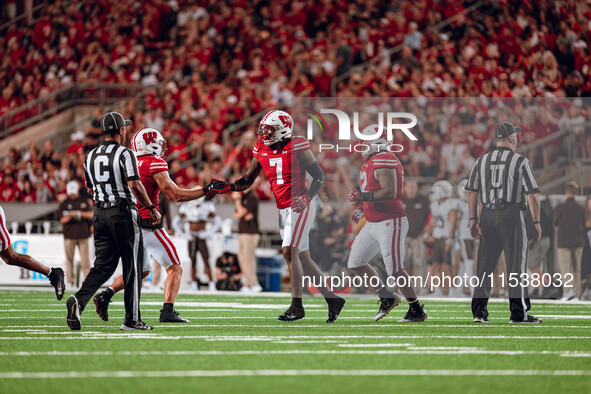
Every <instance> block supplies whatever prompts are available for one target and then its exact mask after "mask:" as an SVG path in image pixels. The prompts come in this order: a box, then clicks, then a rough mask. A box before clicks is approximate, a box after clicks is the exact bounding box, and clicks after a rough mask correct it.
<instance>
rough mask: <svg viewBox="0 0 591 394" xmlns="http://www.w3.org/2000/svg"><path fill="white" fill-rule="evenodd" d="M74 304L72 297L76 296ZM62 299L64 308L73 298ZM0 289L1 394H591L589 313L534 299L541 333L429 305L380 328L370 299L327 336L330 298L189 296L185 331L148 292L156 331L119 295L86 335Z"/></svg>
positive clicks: (24, 295)
mask: <svg viewBox="0 0 591 394" xmlns="http://www.w3.org/2000/svg"><path fill="white" fill-rule="evenodd" d="M67 295H68V294H67ZM67 295H66V297H67ZM66 297H64V299H63V300H62V301H60V302H58V301H56V299H55V297H54V295H53V294H52V293H50V292H49V291H19V290H10V289H9V290H0V392H2V393H17V392H18V393H20V392H27V393H35V392H40V393H47V392H52V393H58V392H84V393H102V394H104V393H109V392H121V393H144V392H169V393H172V392H181V391H183V392H197V391H199V392H214V391H215V392H238V393H243V392H246V393H249V392H252V393H260V392H294V393H302V392H304V393H312V392H323V393H327V392H361V391H363V392H366V391H371V392H375V391H388V392H403V391H407V392H438V393H443V392H455V393H459V392H478V393H484V392H505V391H511V392H520V393H522V392H561V391H563V390H568V391H569V392H572V393H583V392H591V308H590V307H591V304H590V303H576V304H575V303H557V302H552V301H546V302H542V301H535V300H534V308H533V310H532V313H533V314H534V315H536V316H540V317H542V318H543V319H544V322H543V324H541V325H513V324H509V323H508V316H509V312H508V304H507V302H506V301H492V302H491V304H490V314H491V322H490V324H481V325H475V324H474V323H472V322H471V313H470V305H469V300H468V299H466V300H461V301H449V300H430V299H426V300H423V302H424V304H425V308H426V310H427V312H428V313H429V320H427V321H426V322H423V323H418V324H409V323H406V324H405V323H398V322H397V320H398V319H399V318H401V317H402V316H403V315H404V313H405V312H406V308H407V304H406V303H405V302H403V303H401V305H400V306H398V307H397V308H396V309H394V310H393V311H392V313H391V314H390V315H389V316H388V317H386V318H385V319H383V320H381V321H379V322H374V321H373V319H372V317H373V315H374V314H375V312H376V310H377V304H376V300H375V299H370V298H353V297H351V298H349V299H348V301H347V304H346V305H345V309H344V310H343V312H342V313H341V316H340V317H339V320H338V321H337V322H336V323H334V324H332V325H328V324H326V323H325V320H326V307H325V303H324V300H323V299H321V298H311V299H306V300H305V301H304V303H305V306H306V308H307V309H306V318H305V319H304V320H301V321H297V322H292V323H282V322H279V321H278V320H277V316H278V315H279V314H280V313H281V312H282V311H283V310H284V309H285V308H286V306H287V304H288V302H289V298H287V297H284V296H269V295H261V296H253V295H244V296H241V295H239V294H220V295H205V294H181V295H180V296H179V298H178V300H177V304H176V309H177V310H178V311H180V312H181V315H182V316H184V317H186V318H189V319H190V320H191V323H189V324H185V325H172V324H159V323H158V319H157V317H158V316H159V309H160V306H161V300H162V295H161V294H143V295H142V314H143V320H144V321H145V322H146V323H149V324H154V325H156V329H155V330H154V331H150V332H131V333H130V332H123V331H120V330H119V327H120V325H121V323H122V320H123V315H124V313H123V303H122V301H123V296H122V295H121V294H118V295H117V296H116V297H115V298H114V302H113V303H112V304H111V307H110V320H109V321H108V322H103V321H101V320H100V319H99V317H98V316H97V315H96V313H95V311H94V305H93V304H92V303H91V305H89V307H88V309H87V310H86V311H85V312H84V313H83V314H82V331H78V332H74V331H70V330H69V329H68V328H67V326H66V323H65V315H66V308H65V299H66Z"/></svg>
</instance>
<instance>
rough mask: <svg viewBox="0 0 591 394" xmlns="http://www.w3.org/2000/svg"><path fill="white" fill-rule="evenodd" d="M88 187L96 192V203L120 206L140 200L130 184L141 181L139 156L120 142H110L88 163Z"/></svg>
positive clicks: (91, 154) (105, 143) (91, 152)
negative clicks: (120, 202)
mask: <svg viewBox="0 0 591 394" xmlns="http://www.w3.org/2000/svg"><path fill="white" fill-rule="evenodd" d="M84 174H85V176H86V186H87V187H90V188H92V190H93V191H94V201H95V202H107V201H109V202H118V201H120V200H127V201H129V202H131V203H133V204H135V203H136V199H135V197H134V195H133V193H131V190H130V189H129V186H128V185H127V181H131V180H138V179H140V176H139V172H138V169H137V160H136V157H135V154H134V153H133V152H132V151H131V150H130V149H127V148H125V147H123V146H121V145H120V144H119V143H118V142H116V141H106V142H104V143H103V144H102V145H101V146H99V147H96V148H94V149H93V150H92V151H90V153H89V154H88V156H87V157H86V161H85V162H84Z"/></svg>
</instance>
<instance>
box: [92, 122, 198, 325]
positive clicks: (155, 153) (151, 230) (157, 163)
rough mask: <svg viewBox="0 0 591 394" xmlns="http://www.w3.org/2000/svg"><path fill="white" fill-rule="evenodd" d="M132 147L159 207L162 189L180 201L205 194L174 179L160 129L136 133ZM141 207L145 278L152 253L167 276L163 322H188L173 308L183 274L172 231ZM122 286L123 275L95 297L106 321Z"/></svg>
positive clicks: (153, 198) (101, 314)
mask: <svg viewBox="0 0 591 394" xmlns="http://www.w3.org/2000/svg"><path fill="white" fill-rule="evenodd" d="M131 148H132V150H133V151H134V152H135V154H136V156H137V161H138V171H139V173H140V179H141V181H142V184H143V185H144V187H145V188H146V192H147V193H148V197H150V201H151V202H152V205H153V206H155V207H158V195H159V194H160V190H162V191H163V192H164V194H166V195H167V196H168V198H169V199H170V200H171V201H177V202H178V201H189V200H196V199H198V198H201V197H203V196H204V195H205V189H202V188H198V189H181V188H179V187H178V186H177V184H176V183H174V182H173V180H172V179H170V175H169V174H168V163H166V161H165V160H164V159H163V158H162V157H163V156H164V154H165V152H166V141H165V140H164V138H163V137H162V135H161V134H160V132H159V131H158V130H156V129H151V128H147V129H143V130H140V131H138V132H137V133H136V134H135V135H134V136H133V139H132V142H131ZM137 206H138V212H139V214H140V227H141V228H142V237H143V242H144V267H143V277H144V278H145V277H146V276H148V275H149V274H150V270H151V266H150V255H152V257H153V258H154V260H156V261H157V262H158V263H159V264H160V265H161V266H162V267H164V269H165V270H166V275H167V276H166V283H165V285H164V306H163V307H162V310H161V311H160V322H162V323H187V322H189V321H188V320H186V319H183V318H182V317H180V316H179V314H178V312H176V311H175V310H174V308H173V307H174V301H175V299H176V296H177V294H178V292H179V288H180V286H181V277H182V274H183V270H182V268H181V262H180V260H179V257H178V254H177V252H176V248H175V246H174V244H173V243H172V240H171V239H170V237H169V236H168V233H167V232H166V231H164V229H163V228H162V223H160V224H158V225H153V224H152V221H151V220H150V217H151V216H150V213H149V211H148V210H147V209H146V207H144V206H143V205H141V204H140V203H139V202H138V204H137ZM122 289H123V277H122V276H119V277H118V278H117V279H116V280H115V282H114V283H113V284H112V285H111V286H110V287H109V288H108V289H106V290H104V291H103V292H101V293H100V294H97V295H96V296H95V297H94V303H95V305H96V312H97V313H98V314H99V316H100V317H101V319H103V320H105V321H107V320H108V319H109V316H108V307H109V302H111V298H112V297H113V295H114V294H115V293H117V292H118V291H121V290H122Z"/></svg>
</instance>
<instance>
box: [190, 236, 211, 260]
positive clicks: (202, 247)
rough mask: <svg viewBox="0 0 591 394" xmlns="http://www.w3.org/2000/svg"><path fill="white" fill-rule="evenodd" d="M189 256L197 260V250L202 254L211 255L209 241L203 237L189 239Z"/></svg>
mask: <svg viewBox="0 0 591 394" xmlns="http://www.w3.org/2000/svg"><path fill="white" fill-rule="evenodd" d="M188 246H189V257H190V258H191V259H192V260H193V259H195V261H197V252H201V255H202V256H209V249H208V248H207V242H206V241H205V240H204V239H201V238H195V239H194V240H193V241H189V244H188Z"/></svg>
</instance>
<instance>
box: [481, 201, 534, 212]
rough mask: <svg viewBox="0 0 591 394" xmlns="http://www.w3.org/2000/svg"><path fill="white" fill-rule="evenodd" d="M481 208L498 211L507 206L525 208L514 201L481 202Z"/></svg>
mask: <svg viewBox="0 0 591 394" xmlns="http://www.w3.org/2000/svg"><path fill="white" fill-rule="evenodd" d="M482 208H486V209H490V210H492V211H500V210H503V209H508V208H519V209H521V210H525V209H526V208H525V207H523V206H522V205H521V204H516V203H512V202H499V203H494V204H483V205H482Z"/></svg>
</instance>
